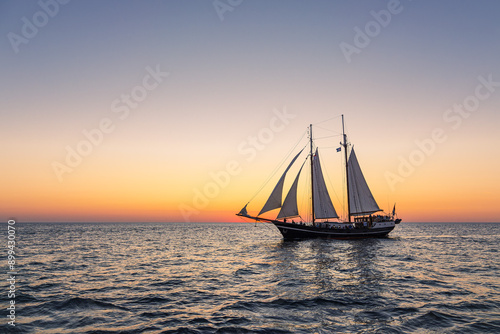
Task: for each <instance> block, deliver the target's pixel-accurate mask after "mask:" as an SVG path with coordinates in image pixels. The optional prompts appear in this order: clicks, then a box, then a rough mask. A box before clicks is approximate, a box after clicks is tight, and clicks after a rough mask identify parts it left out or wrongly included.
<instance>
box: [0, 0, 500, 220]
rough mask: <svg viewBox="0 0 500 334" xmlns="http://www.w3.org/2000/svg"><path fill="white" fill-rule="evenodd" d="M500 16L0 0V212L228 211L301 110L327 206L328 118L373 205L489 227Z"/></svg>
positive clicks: (353, 7) (494, 202) (234, 3)
mask: <svg viewBox="0 0 500 334" xmlns="http://www.w3.org/2000/svg"><path fill="white" fill-rule="evenodd" d="M499 13H500V3H499V2H498V1H472V0H471V1H451V0H450V1H430V0H428V1H427V0H413V1H410V0H401V1H396V0H390V1H326V0H325V1H319V0H318V1H295V0H287V1H284V0H281V1H278V0H274V1H273V0H254V1H252V0H215V1H212V0H203V1H202V0H199V1H141V2H139V1H92V0H91V1H77V0H73V1H62V0H61V1H56V0H40V1H2V2H1V3H0V35H1V38H0V50H1V51H0V69H1V72H0V73H1V76H0V94H1V98H0V119H1V123H0V124H1V129H2V131H1V134H0V156H1V159H2V160H1V164H2V167H1V171H2V172H1V173H0V184H1V189H2V191H1V192H0V221H6V220H8V219H11V218H15V219H17V220H18V221H33V222H37V221H44V222H66V221H68V222H86V221H90V222H106V221H110V222H116V221H124V222H150V221H151V222H233V221H235V222H238V221H240V219H239V218H238V217H236V216H235V215H234V214H235V213H237V212H238V211H239V210H240V209H241V208H242V207H243V206H244V205H245V204H246V203H247V202H249V201H250V200H252V201H251V204H250V205H249V210H252V211H253V212H254V213H256V212H258V211H259V210H260V208H261V206H262V205H263V204H264V201H265V199H266V195H268V194H269V193H270V191H271V190H272V187H273V186H274V183H275V182H277V180H278V178H279V176H280V173H281V172H282V171H283V168H284V165H281V168H282V169H281V170H280V169H279V168H280V167H279V166H280V163H282V161H283V160H284V159H285V158H286V157H287V156H290V154H293V153H294V152H298V149H300V147H301V145H303V144H298V146H295V145H296V144H297V143H298V142H299V140H300V139H301V138H302V141H301V143H304V144H305V143H306V142H307V134H306V131H307V128H308V126H309V124H313V125H317V128H316V127H314V126H313V131H314V136H313V137H316V138H318V146H319V147H320V152H321V154H322V157H324V158H323V160H322V162H323V169H324V170H327V174H328V179H329V180H331V182H329V183H328V184H329V185H328V186H329V188H330V192H331V193H332V194H335V196H333V195H332V197H334V204H335V206H336V208H337V211H340V212H341V213H342V211H343V209H342V208H343V204H342V203H343V197H344V195H343V192H344V191H345V190H344V189H345V188H343V186H342V177H343V174H342V159H341V156H342V154H338V153H336V152H335V146H338V142H339V141H340V137H339V136H338V134H339V133H340V132H341V120H340V117H339V116H340V115H341V114H343V115H344V117H345V125H346V132H347V134H348V138H349V141H350V143H351V144H353V145H355V147H356V155H357V157H358V160H359V162H360V164H361V167H362V169H363V172H364V174H365V177H366V179H367V182H368V184H369V185H370V187H371V190H372V193H373V195H374V196H375V198H376V199H377V201H378V203H379V206H380V207H381V208H382V209H384V210H386V211H390V210H392V207H393V205H394V203H396V207H397V212H398V215H399V217H400V218H402V219H403V221H409V222H498V221H499V218H498V217H500V176H499V173H498V171H499V170H500V157H499V153H498V147H499V146H500V135H499V132H498V126H499V125H500V113H499V107H500V67H499V66H498V64H499V63H498V59H500V43H498V41H499V40H500V21H499V20H498V14H499ZM315 129H317V130H315ZM331 135H335V136H334V137H331ZM323 136H324V137H326V138H323V139H319V138H320V137H323ZM319 142H321V143H319ZM299 146H300V147H299ZM294 147H295V151H293V148H294ZM292 151H293V152H292ZM273 171H274V172H276V173H274V174H273ZM291 179H293V178H291ZM266 180H269V182H268V183H265V182H266ZM291 181H292V180H290V182H291ZM287 182H288V181H287ZM290 182H288V183H287V184H290ZM259 189H261V191H260V192H259ZM256 194H257V195H256ZM335 198H337V199H338V200H336V199H335ZM275 214H276V212H275Z"/></svg>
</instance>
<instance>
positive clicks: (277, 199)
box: [257, 149, 304, 216]
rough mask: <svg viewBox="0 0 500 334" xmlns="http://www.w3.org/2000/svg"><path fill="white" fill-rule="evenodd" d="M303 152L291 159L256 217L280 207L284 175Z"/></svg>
mask: <svg viewBox="0 0 500 334" xmlns="http://www.w3.org/2000/svg"><path fill="white" fill-rule="evenodd" d="M303 150H304V149H302V150H300V152H299V153H298V154H297V155H296V156H295V157H294V158H293V159H292V162H290V164H289V165H288V167H287V168H286V170H285V172H284V173H283V175H282V176H281V178H280V180H279V181H278V183H277V184H276V186H275V187H274V189H273V192H272V193H271V196H269V198H268V199H267V202H266V204H264V207H263V208H262V210H260V212H259V214H258V215H257V216H260V215H261V214H263V213H265V212H267V211H271V210H274V209H277V208H280V207H281V197H282V194H283V184H284V183H285V176H286V173H287V172H288V170H289V169H290V167H292V165H293V163H294V162H295V160H297V158H298V157H299V155H300V153H302V151H303Z"/></svg>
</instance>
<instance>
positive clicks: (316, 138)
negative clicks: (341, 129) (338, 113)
mask: <svg viewBox="0 0 500 334" xmlns="http://www.w3.org/2000/svg"><path fill="white" fill-rule="evenodd" d="M340 136H342V135H340V134H338V135H331V136H324V137H315V138H314V140H318V139H325V138H333V137H340Z"/></svg>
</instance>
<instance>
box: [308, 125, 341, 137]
mask: <svg viewBox="0 0 500 334" xmlns="http://www.w3.org/2000/svg"><path fill="white" fill-rule="evenodd" d="M313 125H314V127H315V128H318V129H321V130H324V131H328V132H333V133H336V134H338V135H339V136H341V135H342V133H340V132H338V131H335V130H332V129H327V128H324V127H322V126H318V125H315V124H313Z"/></svg>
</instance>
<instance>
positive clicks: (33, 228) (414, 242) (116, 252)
mask: <svg viewBox="0 0 500 334" xmlns="http://www.w3.org/2000/svg"><path fill="white" fill-rule="evenodd" d="M0 226H1V227H2V230H3V232H2V235H3V236H4V237H3V238H4V241H5V242H4V244H6V240H7V226H6V224H2V225H0ZM16 227H17V230H16V237H17V240H18V242H19V244H18V245H17V247H16V255H17V257H18V258H17V261H18V265H17V271H18V275H17V280H16V289H17V291H16V297H15V301H16V322H15V324H16V326H15V330H12V327H11V326H10V325H7V324H6V323H7V321H8V319H7V317H6V315H7V312H8V311H7V310H6V307H7V306H8V304H7V303H8V300H10V299H8V298H7V290H8V288H7V284H6V278H8V276H7V271H8V268H7V266H6V262H7V255H6V253H5V252H4V253H3V254H4V255H3V259H2V260H1V261H2V266H1V267H2V268H3V269H2V270H3V272H2V280H1V281H2V283H1V285H0V289H1V290H2V291H3V292H2V293H1V297H0V298H1V299H0V301H1V303H2V304H1V309H2V310H3V311H0V313H2V314H1V318H2V321H1V322H0V332H19V333H214V332H217V333H254V332H255V333H330V332H332V333H338V332H341V333H342V332H343V333H500V278H499V277H500V260H499V241H500V224H404V223H403V224H401V225H399V226H397V227H396V230H395V231H394V232H393V233H391V236H390V238H387V239H374V240H356V241H336V240H307V241H296V242H283V241H282V240H281V238H280V235H279V234H278V232H277V230H276V229H275V228H274V227H272V226H268V225H262V224H259V225H257V227H254V225H253V224H21V223H17V224H16Z"/></svg>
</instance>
